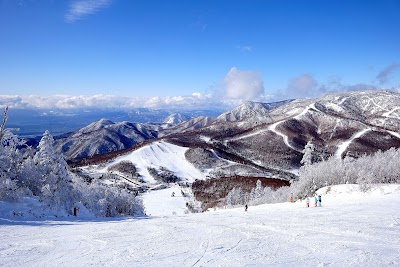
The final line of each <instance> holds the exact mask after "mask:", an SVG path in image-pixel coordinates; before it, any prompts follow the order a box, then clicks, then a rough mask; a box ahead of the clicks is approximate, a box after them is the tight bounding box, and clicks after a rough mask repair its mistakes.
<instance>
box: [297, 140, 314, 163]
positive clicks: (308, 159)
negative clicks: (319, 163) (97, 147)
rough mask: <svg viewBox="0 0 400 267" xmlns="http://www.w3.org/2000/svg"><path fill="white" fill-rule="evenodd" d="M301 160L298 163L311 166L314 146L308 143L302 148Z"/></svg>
mask: <svg viewBox="0 0 400 267" xmlns="http://www.w3.org/2000/svg"><path fill="white" fill-rule="evenodd" d="M302 153H303V158H302V159H301V161H300V163H301V164H303V165H309V164H313V163H314V161H315V145H314V144H312V143H311V141H309V142H308V143H307V144H306V146H305V147H304V149H303V151H302Z"/></svg>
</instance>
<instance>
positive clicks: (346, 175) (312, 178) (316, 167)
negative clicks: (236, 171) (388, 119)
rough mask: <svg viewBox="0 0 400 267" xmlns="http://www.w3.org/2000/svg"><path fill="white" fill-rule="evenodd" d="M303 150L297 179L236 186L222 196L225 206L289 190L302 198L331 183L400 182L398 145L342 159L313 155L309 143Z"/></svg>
mask: <svg viewBox="0 0 400 267" xmlns="http://www.w3.org/2000/svg"><path fill="white" fill-rule="evenodd" d="M304 152H305V153H304V157H303V161H302V163H303V164H304V165H303V166H302V167H301V168H300V173H299V179H298V180H296V181H293V182H292V183H291V185H290V186H289V187H281V188H279V189H277V190H274V189H271V188H269V187H262V185H261V181H259V180H258V181H257V183H256V187H255V188H254V189H252V190H251V192H250V193H249V192H246V191H245V190H243V189H242V188H240V187H235V188H233V189H232V190H231V191H230V192H229V193H228V195H227V196H226V198H225V201H226V204H227V206H229V207H235V206H238V205H240V206H243V205H246V204H248V205H259V204H264V203H276V202H285V201H288V199H289V196H290V194H291V193H293V194H294V196H295V197H296V198H299V199H304V198H306V197H310V196H313V195H315V192H316V191H317V190H318V189H320V188H322V187H325V186H330V185H338V184H359V185H361V189H363V190H368V189H369V188H370V185H371V184H379V183H384V184H387V183H400V168H399V167H398V166H400V149H396V148H391V149H389V150H387V151H385V152H382V151H378V152H377V153H375V154H373V155H363V156H360V157H359V158H353V157H351V156H346V157H345V158H344V159H341V158H337V157H330V158H328V159H327V160H324V159H323V158H322V159H321V158H318V157H316V156H315V154H314V147H313V146H312V145H310V144H308V145H307V146H306V149H305V151H304Z"/></svg>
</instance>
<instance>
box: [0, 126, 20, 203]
mask: <svg viewBox="0 0 400 267" xmlns="http://www.w3.org/2000/svg"><path fill="white" fill-rule="evenodd" d="M23 144H24V142H23V141H22V140H21V139H19V138H18V136H16V135H14V134H13V133H11V132H10V131H9V130H4V129H2V130H1V138H0V199H8V200H15V199H18V197H19V195H20V191H21V190H20V186H18V184H17V183H18V178H19V176H20V170H21V166H22V163H23V157H22V154H21V152H20V151H19V149H18V147H19V146H21V145H23Z"/></svg>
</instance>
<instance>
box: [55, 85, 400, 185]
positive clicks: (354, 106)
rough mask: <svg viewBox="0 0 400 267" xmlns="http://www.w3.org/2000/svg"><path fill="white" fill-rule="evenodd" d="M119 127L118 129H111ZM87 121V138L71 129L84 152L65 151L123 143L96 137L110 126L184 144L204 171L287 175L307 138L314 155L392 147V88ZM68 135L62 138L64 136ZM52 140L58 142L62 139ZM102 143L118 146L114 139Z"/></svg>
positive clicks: (396, 131) (395, 103) (395, 136)
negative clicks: (171, 120)
mask: <svg viewBox="0 0 400 267" xmlns="http://www.w3.org/2000/svg"><path fill="white" fill-rule="evenodd" d="M103 124H105V125H104V126H100V127H98V126H99V125H103ZM96 125H97V126H96ZM111 126H113V127H114V128H113V127H111ZM88 127H89V126H88ZM119 127H121V129H126V130H125V131H121V130H117V129H118V128H119ZM129 127H131V128H129ZM90 128H91V129H93V131H92V133H93V136H92V139H91V140H92V141H89V139H90V138H88V139H85V141H84V142H81V143H79V140H82V137H78V136H79V134H82V131H80V132H79V131H78V132H79V133H76V134H75V135H74V136H75V137H77V138H76V139H75V142H77V143H76V150H79V149H81V150H82V151H85V152H84V153H82V152H78V151H75V150H74V151H75V152H74V153H70V154H68V153H67V155H71V156H72V157H74V156H77V155H84V154H87V155H90V154H93V153H86V152H96V153H97V152H99V153H101V152H103V151H104V150H101V149H97V148H96V149H94V148H93V149H87V148H86V146H87V144H92V145H93V144H97V146H98V147H104V144H106V141H105V140H113V141H112V142H111V141H107V142H108V143H107V144H111V143H113V142H115V143H118V144H119V143H124V142H120V141H117V140H116V139H115V138H114V137H111V136H109V137H107V138H105V137H104V136H105V133H109V132H110V131H111V129H112V131H113V132H119V133H122V135H121V136H118V137H116V138H117V139H118V140H122V139H123V137H122V136H126V137H127V139H129V140H132V138H137V139H135V140H136V141H134V142H131V143H130V144H132V143H139V142H141V140H144V139H146V138H147V139H151V138H155V137H157V139H154V140H156V141H157V142H159V141H161V140H162V141H163V142H167V143H172V144H174V145H178V146H180V147H185V148H189V152H187V153H186V154H185V157H186V160H187V161H189V162H191V163H192V164H194V165H195V166H196V167H197V168H198V169H199V170H200V171H203V172H206V171H207V173H209V174H210V175H211V176H232V175H242V176H253V177H254V176H262V177H274V178H279V179H285V180H290V179H293V178H295V176H296V171H295V170H296V169H298V168H299V167H300V166H301V163H300V161H301V159H302V157H303V149H304V148H305V146H306V144H307V143H310V144H312V145H313V146H314V147H315V151H314V152H315V154H316V155H317V158H318V160H322V159H324V158H327V157H330V156H335V157H342V158H343V157H345V156H351V157H357V156H358V155H360V154H364V153H367V154H369V153H374V152H376V151H378V150H383V151H384V150H387V149H389V148H391V147H400V94H399V93H394V92H387V91H363V92H361V91H358V92H349V93H343V94H332V95H325V96H323V97H321V98H318V99H297V100H289V101H283V102H279V103H269V104H265V103H255V102H246V103H243V104H242V105H240V106H238V107H237V108H235V109H233V110H231V111H229V112H226V113H223V114H221V115H219V116H217V117H197V118H193V119H190V120H187V121H185V122H181V123H179V124H177V125H174V126H171V125H169V126H162V125H160V126H159V128H152V127H150V126H148V127H145V126H143V125H141V127H139V125H135V127H133V125H131V126H128V125H127V124H126V123H122V124H112V123H110V122H108V123H104V122H103V123H99V122H97V124H95V125H93V126H91V127H90ZM104 129H110V131H106V130H104ZM138 129H140V130H138ZM130 131H131V132H132V133H133V132H135V134H132V133H130V136H131V137H128V133H129V132H130ZM103 137H104V138H103ZM68 138H69V137H66V139H65V140H64V141H63V142H64V144H66V143H68V141H67V140H68ZM95 140H96V142H95ZM101 140H104V141H101ZM150 141H151V140H150ZM148 142H149V141H148ZM126 143H127V144H128V143H129V142H126ZM130 144H129V145H130ZM129 145H128V146H129ZM151 145H152V144H151V142H150V143H146V144H145V146H151ZM128 146H125V148H127V147H128ZM58 147H59V148H63V150H64V149H65V148H67V147H68V146H65V145H58ZM108 147H110V148H112V150H113V149H118V146H117V145H114V146H111V145H107V148H108ZM132 149H133V150H131V152H129V150H126V151H125V152H124V153H125V154H126V153H134V150H135V149H137V148H135V147H133V148H132ZM64 153H65V151H64ZM103 158H106V157H104V156H103ZM110 158H111V156H110ZM198 162H202V164H198ZM210 168H212V171H211V172H210Z"/></svg>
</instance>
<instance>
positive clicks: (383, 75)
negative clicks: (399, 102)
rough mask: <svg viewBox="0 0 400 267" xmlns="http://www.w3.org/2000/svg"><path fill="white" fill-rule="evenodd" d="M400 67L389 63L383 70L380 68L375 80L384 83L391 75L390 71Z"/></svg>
mask: <svg viewBox="0 0 400 267" xmlns="http://www.w3.org/2000/svg"><path fill="white" fill-rule="evenodd" d="M399 68H400V65H399V64H396V63H393V64H390V65H389V66H387V67H386V68H384V69H383V70H381V71H380V72H379V73H378V75H376V80H377V81H378V82H379V83H380V84H384V83H386V82H387V81H388V80H389V78H390V76H391V75H392V73H393V72H394V71H396V70H397V69H399Z"/></svg>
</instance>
